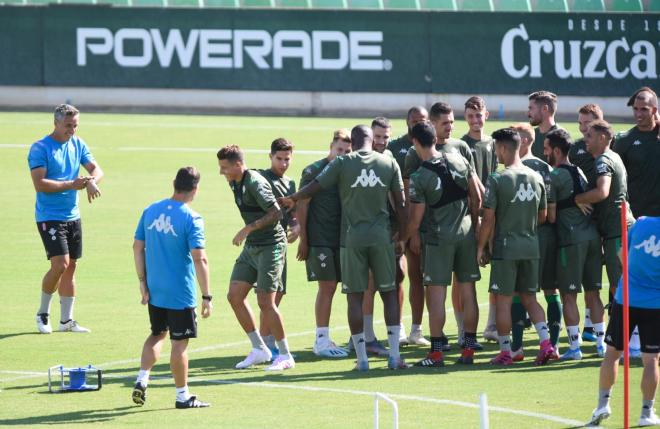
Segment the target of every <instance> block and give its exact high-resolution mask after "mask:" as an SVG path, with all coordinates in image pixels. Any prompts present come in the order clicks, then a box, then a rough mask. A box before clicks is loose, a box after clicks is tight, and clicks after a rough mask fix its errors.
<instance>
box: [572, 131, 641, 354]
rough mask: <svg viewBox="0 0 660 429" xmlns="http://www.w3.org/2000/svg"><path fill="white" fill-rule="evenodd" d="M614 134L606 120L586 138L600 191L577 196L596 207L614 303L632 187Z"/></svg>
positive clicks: (630, 220) (583, 202)
mask: <svg viewBox="0 0 660 429" xmlns="http://www.w3.org/2000/svg"><path fill="white" fill-rule="evenodd" d="M613 138H614V131H613V130H612V127H611V126H610V124H608V123H607V122H605V121H603V120H597V121H593V122H591V123H590V124H589V129H588V130H587V134H586V135H585V141H586V143H587V150H589V152H590V153H591V154H592V155H593V156H594V158H595V159H596V161H595V165H596V167H595V168H596V176H597V177H598V179H597V180H596V187H595V188H594V189H592V190H590V191H588V192H585V193H583V194H580V195H577V196H576V197H575V202H576V203H578V204H591V205H593V206H594V215H595V218H596V225H597V227H598V233H599V234H600V238H601V241H602V246H603V253H604V256H605V258H604V259H605V268H606V271H607V278H608V281H609V285H610V303H611V302H612V296H613V294H614V290H615V289H616V285H617V284H618V281H619V278H620V277H621V272H622V269H621V261H620V260H619V257H618V252H619V249H620V248H621V203H622V202H623V201H626V200H627V196H628V184H627V175H626V167H625V166H624V165H623V161H621V157H619V155H618V154H617V153H616V152H614V151H613V150H612V149H610V143H611V142H612V139H613ZM627 217H628V219H627V222H628V225H631V224H632V222H633V220H634V219H633V217H632V213H631V212H630V209H628V215H627ZM631 352H633V353H631V356H637V357H639V353H640V352H639V348H634V347H633V348H632V349H631Z"/></svg>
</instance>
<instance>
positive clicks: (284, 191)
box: [258, 168, 296, 231]
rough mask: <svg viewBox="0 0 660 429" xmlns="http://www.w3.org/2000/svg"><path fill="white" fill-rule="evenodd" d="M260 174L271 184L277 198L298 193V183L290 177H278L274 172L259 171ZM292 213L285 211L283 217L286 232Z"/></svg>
mask: <svg viewBox="0 0 660 429" xmlns="http://www.w3.org/2000/svg"><path fill="white" fill-rule="evenodd" d="M258 171H259V174H261V175H262V176H264V177H265V178H266V180H268V182H269V183H270V187H271V189H272V190H273V195H275V198H280V197H288V196H289V195H293V194H295V193H296V182H295V181H294V180H292V179H291V178H290V177H288V176H282V177H280V176H278V175H277V174H275V173H274V172H273V170H271V169H270V168H269V169H266V170H258ZM291 217H292V216H291V212H288V211H286V210H285V211H284V213H283V216H282V221H281V223H282V228H284V230H285V231H286V229H287V228H288V226H289V222H290V221H291Z"/></svg>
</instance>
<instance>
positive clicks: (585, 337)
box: [582, 331, 596, 343]
mask: <svg viewBox="0 0 660 429" xmlns="http://www.w3.org/2000/svg"><path fill="white" fill-rule="evenodd" d="M582 341H585V342H588V343H595V342H596V333H595V332H593V331H584V332H583V333H582Z"/></svg>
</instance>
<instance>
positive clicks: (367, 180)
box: [351, 168, 385, 188]
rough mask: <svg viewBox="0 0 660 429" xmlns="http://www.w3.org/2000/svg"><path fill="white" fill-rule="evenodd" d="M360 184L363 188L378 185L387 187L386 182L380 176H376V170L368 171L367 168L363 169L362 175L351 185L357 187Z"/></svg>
mask: <svg viewBox="0 0 660 429" xmlns="http://www.w3.org/2000/svg"><path fill="white" fill-rule="evenodd" d="M358 185H359V186H360V187H362V188H373V187H375V186H376V185H380V186H382V187H383V188H384V187H385V184H384V183H383V182H382V181H381V180H380V177H378V176H376V172H375V171H373V170H371V169H369V172H368V173H367V169H366V168H363V169H362V171H361V172H360V175H359V176H358V177H357V178H356V179H355V183H353V184H352V185H351V188H357V187H358Z"/></svg>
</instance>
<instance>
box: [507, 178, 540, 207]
mask: <svg viewBox="0 0 660 429" xmlns="http://www.w3.org/2000/svg"><path fill="white" fill-rule="evenodd" d="M535 199H536V192H534V188H532V184H531V183H528V184H527V187H526V188H525V184H524V183H521V184H520V187H519V188H518V191H517V192H516V195H514V196H513V199H512V200H511V201H510V202H512V203H515V202H516V200H519V201H520V202H523V203H524V202H525V201H534V200H535Z"/></svg>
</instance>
